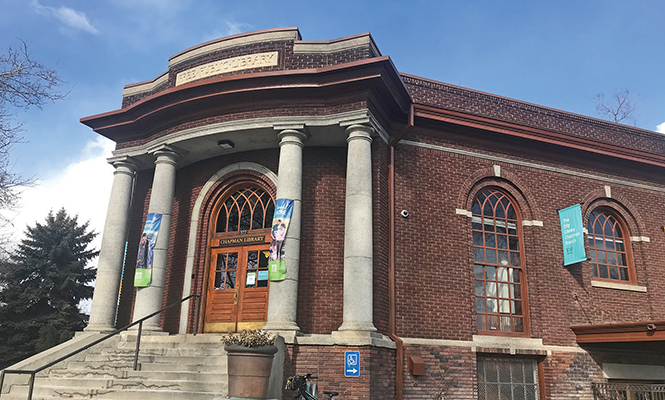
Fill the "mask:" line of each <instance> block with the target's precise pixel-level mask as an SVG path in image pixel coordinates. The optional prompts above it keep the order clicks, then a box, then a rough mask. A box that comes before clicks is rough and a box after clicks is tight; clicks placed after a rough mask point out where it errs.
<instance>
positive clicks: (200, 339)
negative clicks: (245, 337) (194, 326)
mask: <svg viewBox="0 0 665 400" xmlns="http://www.w3.org/2000/svg"><path fill="white" fill-rule="evenodd" d="M223 336H224V334H221V333H220V334H214V333H206V334H205V335H201V334H199V335H193V334H187V335H146V334H143V335H141V346H142V347H143V345H144V344H146V345H150V344H152V343H161V344H167V343H170V344H172V345H175V346H183V345H190V344H197V343H218V344H219V343H221V340H222V337H223ZM118 343H134V344H136V333H127V332H124V333H121V334H120V336H119V339H118Z"/></svg>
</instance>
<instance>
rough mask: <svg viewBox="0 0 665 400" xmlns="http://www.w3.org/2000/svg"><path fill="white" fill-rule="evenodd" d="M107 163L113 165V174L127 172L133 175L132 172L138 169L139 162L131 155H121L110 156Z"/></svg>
mask: <svg viewBox="0 0 665 400" xmlns="http://www.w3.org/2000/svg"><path fill="white" fill-rule="evenodd" d="M107 161H108V163H109V164H111V165H113V168H115V171H114V172H113V174H114V175H115V174H129V175H134V173H135V172H136V171H137V170H138V169H139V165H140V164H141V163H140V162H139V161H138V160H135V159H133V158H131V157H127V156H122V157H111V158H109V159H107Z"/></svg>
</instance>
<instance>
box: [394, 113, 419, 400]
mask: <svg viewBox="0 0 665 400" xmlns="http://www.w3.org/2000/svg"><path fill="white" fill-rule="evenodd" d="M413 114H414V110H413V103H412V104H411V106H410V107H409V121H408V123H407V125H406V127H404V129H403V130H402V132H400V134H399V136H397V137H396V138H395V139H394V140H393V141H392V142H391V143H390V165H389V167H388V212H389V218H388V224H389V225H390V228H389V230H388V231H389V233H388V286H389V288H388V302H389V307H390V312H389V316H390V325H389V328H388V331H389V332H388V336H389V337H390V339H392V340H393V341H394V342H395V345H396V362H395V395H396V399H397V400H402V399H403V397H404V393H403V387H402V386H403V381H404V342H403V341H402V339H401V338H400V337H399V336H397V334H396V333H395V330H396V328H395V323H396V322H395V318H396V311H395V146H397V144H398V143H399V141H400V140H402V138H403V137H404V136H405V135H406V133H407V132H408V131H409V129H410V128H411V127H412V126H413V124H414V116H413Z"/></svg>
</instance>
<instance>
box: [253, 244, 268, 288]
mask: <svg viewBox="0 0 665 400" xmlns="http://www.w3.org/2000/svg"><path fill="white" fill-rule="evenodd" d="M269 256H270V252H269V251H259V271H258V280H257V282H256V287H268V257H269Z"/></svg>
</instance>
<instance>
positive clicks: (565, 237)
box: [559, 204, 587, 267]
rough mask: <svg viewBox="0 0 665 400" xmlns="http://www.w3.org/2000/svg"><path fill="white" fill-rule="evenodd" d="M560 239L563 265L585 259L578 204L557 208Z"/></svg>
mask: <svg viewBox="0 0 665 400" xmlns="http://www.w3.org/2000/svg"><path fill="white" fill-rule="evenodd" d="M559 220H560V222H561V240H562V241H563V266H564V267H565V266H567V265H571V264H575V263H578V262H582V261H586V258H587V257H586V252H585V251H584V233H583V232H582V228H583V224H582V208H581V207H580V205H579V204H575V205H574V206H572V207H568V208H564V209H563V210H559Z"/></svg>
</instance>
